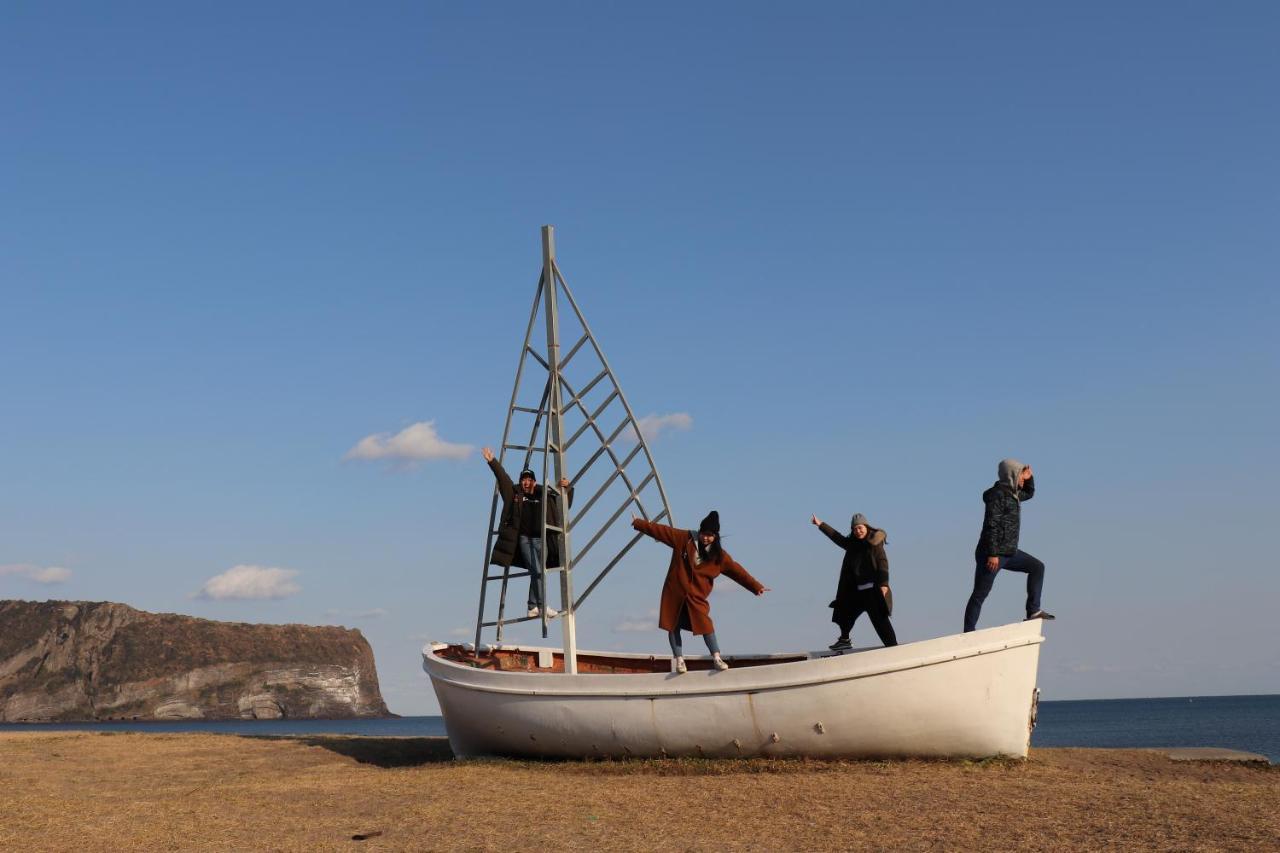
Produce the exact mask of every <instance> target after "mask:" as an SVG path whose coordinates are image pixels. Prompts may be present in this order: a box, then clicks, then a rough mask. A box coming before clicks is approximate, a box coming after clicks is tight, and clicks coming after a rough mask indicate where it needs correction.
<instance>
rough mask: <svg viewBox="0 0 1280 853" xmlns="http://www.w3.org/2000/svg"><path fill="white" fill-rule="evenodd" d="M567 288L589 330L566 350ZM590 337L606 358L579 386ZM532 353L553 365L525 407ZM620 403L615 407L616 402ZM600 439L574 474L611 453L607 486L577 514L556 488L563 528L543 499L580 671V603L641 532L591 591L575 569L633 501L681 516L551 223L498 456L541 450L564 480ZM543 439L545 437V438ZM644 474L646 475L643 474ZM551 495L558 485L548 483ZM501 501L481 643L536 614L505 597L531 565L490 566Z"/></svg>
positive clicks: (486, 573) (569, 639) (485, 572)
mask: <svg viewBox="0 0 1280 853" xmlns="http://www.w3.org/2000/svg"><path fill="white" fill-rule="evenodd" d="M561 295H563V296H564V298H565V299H566V300H567V301H568V303H569V306H570V307H571V308H572V309H573V313H574V315H575V316H576V317H577V320H578V323H579V324H580V325H581V326H582V330H583V335H582V337H581V338H579V339H578V340H577V341H576V342H575V343H574V344H573V345H572V346H571V347H570V348H569V350H568V352H567V353H565V354H564V356H563V357H561V349H560V314H559V309H560V305H559V297H560V296H561ZM539 314H541V315H542V317H543V319H544V320H545V325H546V345H547V348H546V355H545V356H543V355H540V354H539V353H538V352H537V351H536V350H535V349H534V348H533V335H534V326H535V324H536V323H537V320H538V316H539ZM588 344H590V348H589V351H590V352H592V353H594V355H595V357H596V359H597V360H598V361H599V363H600V367H601V370H600V372H599V373H598V374H597V375H596V376H595V377H594V378H593V379H591V380H590V381H589V382H587V383H586V384H585V385H584V386H583V387H582V388H581V389H578V390H576V391H575V390H574V388H573V387H572V386H571V385H570V384H569V383H568V382H567V381H566V380H565V378H564V369H565V367H566V366H568V364H569V363H570V362H572V361H573V360H574V359H575V358H576V357H577V356H578V355H579V353H580V352H582V351H583V348H584V347H586V346H587V345H588ZM530 358H532V359H533V360H534V361H535V362H536V363H537V364H538V366H539V367H541V368H542V369H543V370H545V371H546V375H547V379H546V383H545V386H544V388H543V391H542V401H541V403H540V404H539V405H538V407H537V408H533V407H525V406H519V405H517V401H518V399H519V394H520V385H521V382H522V380H524V378H525V365H526V362H527V361H528V360H529V359H530ZM602 382H607V383H608V385H606V386H604V388H605V389H606V390H607V389H609V388H610V387H611V388H612V391H611V393H609V394H608V395H607V396H606V398H605V400H604V402H603V403H601V404H600V405H598V406H596V407H595V408H594V409H593V410H591V411H588V410H587V407H586V404H585V403H584V399H585V398H586V396H587V394H588V393H590V392H591V391H592V390H593V389H594V388H595V387H596V386H597V385H599V384H600V383H602ZM566 394H567V395H568V401H567V402H566V401H565V395H566ZM615 403H618V404H620V405H621V407H622V409H623V410H624V412H625V416H624V417H623V419H622V422H621V423H620V424H618V426H617V427H616V428H614V429H613V431H612V432H610V433H609V434H608V435H606V434H605V432H604V431H603V430H602V429H601V428H600V419H601V416H602V415H604V414H605V413H606V411H608V410H609V409H610V408H611V407H613V405H614V404H615ZM574 407H577V408H578V410H579V411H580V412H581V414H582V415H583V417H584V418H585V422H584V423H583V424H582V426H581V427H579V428H578V429H577V430H576V431H575V432H574V434H573V435H571V436H569V437H568V438H567V439H566V438H565V437H564V413H565V412H566V411H570V410H572V409H573V408H574ZM615 408H616V407H615ZM518 415H526V416H527V415H533V416H534V421H533V427H532V429H531V430H530V433H529V442H528V444H512V443H511V429H512V422H513V421H514V420H515V419H516V417H517V416H518ZM588 431H590V434H591V435H590V437H591V438H593V439H594V442H595V444H596V445H597V446H596V449H595V450H594V452H593V453H591V454H590V456H589V457H588V458H587V460H586V462H585V463H584V464H583V465H582V466H581V467H580V468H578V470H577V471H576V472H575V473H574V475H573V476H572V477H571V478H570V480H571V481H572V482H577V481H578V480H579V479H580V478H581V477H582V475H583V474H585V473H586V472H587V471H588V470H590V469H591V468H592V466H593V465H595V464H596V462H598V461H599V460H600V459H607V460H608V461H609V462H611V463H612V464H613V472H612V473H611V474H609V475H608V476H607V477H606V478H605V480H604V483H603V485H601V486H600V488H599V489H598V490H597V491H596V492H595V494H593V495H592V496H591V497H590V498H589V499H588V500H587V501H586V503H585V504H582V505H581V507H580V509H579V511H578V512H577V513H576V514H573V515H571V514H570V507H569V506H568V500H567V498H566V496H565V495H564V494H563V493H562V490H560V489H559V488H557V489H556V490H555V496H556V499H558V500H559V501H560V518H561V519H563V520H564V528H563V529H560V528H551V527H547V525H546V523H545V522H546V501H543V502H542V505H543V507H542V511H543V541H542V553H543V555H544V562H548V560H547V557H548V556H549V551H548V549H547V541H546V537H547V535H548V532H549V533H550V534H551V535H559V536H562V537H563V539H562V547H561V548H560V563H561V567H559V568H547V570H546V571H545V572H544V573H543V595H542V600H543V601H544V602H545V601H546V600H547V596H546V578H547V576H548V575H550V574H552V573H553V572H555V573H558V574H559V575H560V601H561V607H562V611H561V616H560V618H561V620H562V622H563V628H564V664H565V672H568V673H576V672H577V671H578V649H577V633H576V624H575V621H574V620H575V619H576V617H577V611H578V608H580V607H581V606H582V603H583V601H585V600H586V598H587V596H589V595H590V594H591V593H592V591H593V590H595V588H596V587H597V586H598V585H599V584H600V582H601V581H603V580H604V578H605V576H606V575H608V574H609V572H611V571H613V569H614V567H616V566H617V565H618V563H619V562H621V560H622V558H623V557H625V556H626V555H627V552H628V551H630V550H631V548H632V547H633V546H634V545H635V544H636V542H638V541H639V540H640V538H641V534H639V533H636V534H635V535H633V536H632V537H630V539H629V540H628V541H627V543H626V545H624V546H622V547H621V548H619V549H618V551H617V552H615V553H614V554H612V555H610V556H609V558H608V559H607V560H606V562H605V563H604V565H603V568H601V570H600V571H599V572H598V573H597V574H596V576H595V577H594V578H593V579H592V580H591V582H590V583H589V584H588V585H587V588H586V590H585V591H584V592H583V593H582V594H581V595H580V596H578V597H577V598H576V599H575V598H574V595H573V572H574V570H575V569H577V568H578V567H579V565H580V564H581V563H582V561H583V559H584V558H585V557H586V556H587V554H588V553H590V552H591V550H592V548H593V547H594V546H595V545H596V544H597V543H598V542H599V541H600V539H601V537H603V536H604V534H605V533H606V532H607V531H608V530H610V529H611V528H612V527H613V525H614V524H615V523H616V522H617V521H618V520H619V518H620V517H621V516H622V514H623V513H624V512H625V511H626V509H627V508H628V507H634V509H635V511H636V512H638V514H639V515H641V516H642V517H643V518H646V519H650V520H651V521H663V520H665V521H666V523H668V524H674V517H673V516H672V513H671V506H670V504H669V503H668V501H667V493H666V490H665V489H664V488H663V486H662V477H661V476H660V475H659V474H658V469H657V466H656V465H655V464H654V461H653V455H652V454H651V453H650V452H649V445H648V442H647V441H646V440H645V437H644V434H643V433H642V432H641V430H640V424H639V422H638V421H637V420H636V417H635V413H634V412H632V411H631V406H630V404H628V403H627V398H626V396H625V395H624V394H623V393H622V386H621V385H619V384H618V380H617V377H616V376H614V373H613V370H612V369H610V367H609V362H608V361H607V360H606V359H605V357H604V351H603V350H601V349H600V345H599V343H598V342H597V341H596V339H595V336H594V335H592V334H591V327H590V326H588V325H587V319H586V317H584V316H583V314H582V311H581V309H580V308H579V307H578V303H577V301H576V300H575V299H574V298H573V293H572V292H571V291H570V290H569V285H568V284H567V283H566V282H565V280H564V276H563V275H561V273H560V267H559V265H558V264H557V263H556V250H555V229H554V228H552V226H550V225H544V226H543V227H542V273H541V275H540V276H539V277H538V289H537V293H536V294H535V296H534V299H533V308H532V310H531V311H530V312H529V324H528V326H527V327H526V329H525V335H524V344H523V346H522V347H521V348H520V362H519V365H518V367H517V368H516V381H515V387H514V388H513V389H512V391H511V402H510V403H509V404H508V406H507V421H506V425H505V427H504V428H503V430H502V449H501V452H500V454H499V456H498V464H500V465H501V464H503V462H504V460H505V458H506V454H507V451H508V450H511V451H515V452H523V453H524V464H523V466H522V468H524V467H529V465H530V463H531V461H532V459H533V454H534V453H541V454H542V483H544V484H553V483H554V484H558V483H559V482H560V480H561V479H562V478H563V477H566V476H567V471H568V463H567V460H568V455H569V451H570V449H571V448H573V447H574V445H575V443H576V442H577V441H578V439H579V438H582V437H583V436H585V435H587V434H588ZM539 439H541V440H539ZM619 439H622V443H623V445H624V446H625V445H629V444H631V443H632V442H634V447H631V448H630V449H629V451H628V452H627V453H626V455H625V456H624V457H622V458H620V457H619V455H618V453H619V452H620V451H621V449H622V448H620V447H619V446H618V445H619ZM637 474H643V475H644V476H643V477H642V478H641V479H639V480H638V481H637V480H636V475H637ZM618 478H621V479H622V483H623V485H624V486H625V487H626V490H627V498H626V500H624V501H623V503H622V506H620V507H618V509H617V510H616V511H615V512H614V513H613V514H612V515H610V516H609V518H608V520H607V521H605V522H604V523H603V524H602V525H600V526H599V527H598V529H596V530H594V531H587V532H586V534H585V535H587V536H589V538H588V540H587V544H586V546H585V547H584V548H582V550H581V551H579V552H577V553H574V551H573V549H572V548H571V547H570V535H571V534H576V533H577V532H580V531H576V530H575V527H576V522H577V520H578V518H580V517H583V516H585V515H586V514H587V513H588V512H589V511H590V510H591V508H592V507H593V506H594V505H595V504H596V502H597V501H598V500H599V499H600V497H601V496H602V495H604V494H605V492H607V491H608V490H609V487H610V486H612V485H613V484H614V482H615V481H617V480H618ZM650 483H654V484H655V485H656V486H657V490H658V499H659V501H660V502H661V504H662V507H661V509H660V510H659V511H658V512H657V513H656V514H653V515H651V514H650V513H649V512H648V510H647V509H646V508H645V505H644V502H643V500H642V497H641V492H643V491H644V489H645V488H646V487H647V486H648V485H649V484H650ZM548 494H551V491H550V490H548ZM500 508H501V495H500V494H499V493H498V490H497V488H496V487H495V488H494V493H493V500H492V502H491V504H490V508H489V526H488V528H487V529H488V534H487V536H486V537H485V548H484V566H483V568H482V571H481V581H480V610H479V614H478V615H477V617H476V649H477V650H478V649H479V648H480V644H481V640H482V639H483V633H484V629H485V628H493V629H495V641H496V642H501V641H502V633H503V627H504V626H506V625H511V624H515V623H518V622H528V621H532V620H531V618H530V617H526V616H524V614H523V611H521V612H520V616H519V617H518V618H515V619H506V618H504V616H505V611H506V603H507V587H508V584H509V582H510V581H511V579H512V578H518V577H527V576H528V574H529V573H528V572H527V571H517V572H515V573H513V572H512V571H511V567H510V566H507V567H504V568H503V569H502V573H501V574H494V573H492V571H491V570H492V569H493V568H497V567H491V566H490V565H489V559H490V557H491V556H492V553H493V543H494V537H495V536H496V535H497V530H496V526H497V522H498V514H499V510H500ZM495 582H498V583H501V588H500V593H499V596H498V613H497V618H496V619H493V620H490V621H485V602H486V597H487V596H486V592H487V590H488V586H489V584H490V583H495ZM539 618H540V619H541V621H542V636H543V637H546V636H547V617H546V608H543V612H542V615H541V616H540V617H539Z"/></svg>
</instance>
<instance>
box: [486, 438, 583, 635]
mask: <svg viewBox="0 0 1280 853" xmlns="http://www.w3.org/2000/svg"><path fill="white" fill-rule="evenodd" d="M481 455H482V456H484V461H485V462H487V463H488V464H489V470H491V471H493V476H494V477H495V478H496V479H497V481H498V493H499V494H501V495H502V517H501V519H500V520H499V522H498V538H497V540H496V541H495V542H494V543H493V552H492V553H491V554H490V556H489V563H490V564H491V565H495V566H502V567H503V568H504V569H507V568H510V567H511V566H516V567H518V568H521V569H526V570H528V572H529V601H528V604H529V617H530V618H531V619H532V618H536V617H538V616H541V615H542V608H543V606H544V604H545V603H544V602H543V600H542V571H543V568H544V566H551V567H552V568H556V567H557V566H559V565H560V552H561V548H560V542H561V541H562V537H561V534H560V533H559V532H557V531H549V534H550V535H548V536H547V555H546V556H547V559H546V560H545V561H544V560H543V559H542V556H543V555H542V534H543V522H542V519H543V503H544V502H545V503H546V510H545V512H546V523H547V524H548V525H549V526H551V527H558V528H560V529H561V530H563V529H564V523H563V520H562V518H561V514H560V493H559V492H557V491H556V490H555V489H547V488H545V487H543V486H539V485H538V478H537V477H536V476H535V475H534V473H533V471H532V470H530V469H528V468H526V469H525V470H523V471H521V472H520V484H519V486H517V485H515V484H514V483H512V482H511V477H509V476H508V475H507V472H506V471H505V470H504V469H503V467H502V466H501V465H499V464H498V460H497V459H495V458H494V456H493V451H492V450H490V449H489V448H487V447H486V448H484V449H483V450H482V451H481ZM560 488H562V489H565V490H566V491H565V498H566V499H567V501H568V505H569V506H573V486H571V485H569V480H568V479H567V478H565V479H561V480H560ZM546 610H547V618H548V619H550V618H553V617H555V616H558V615H560V614H559V611H557V610H556V609H555V608H552V607H547V608H546Z"/></svg>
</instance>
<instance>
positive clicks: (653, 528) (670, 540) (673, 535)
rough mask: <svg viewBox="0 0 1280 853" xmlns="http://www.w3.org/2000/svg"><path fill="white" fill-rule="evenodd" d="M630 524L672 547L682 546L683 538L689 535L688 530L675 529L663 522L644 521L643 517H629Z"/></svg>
mask: <svg viewBox="0 0 1280 853" xmlns="http://www.w3.org/2000/svg"><path fill="white" fill-rule="evenodd" d="M631 526H632V527H633V528H635V529H636V530H639V531H640V532H641V533H643V534H644V535H645V536H650V537H652V538H654V539H657V540H658V541H659V542H661V543H662V544H663V545H670V546H671V547H672V548H680V547H683V546H684V540H685V539H687V538H688V536H689V531H687V530H677V529H676V528H674V527H668V526H667V525H665V524H657V523H656V522H653V521H645V520H644V519H643V518H633V519H631Z"/></svg>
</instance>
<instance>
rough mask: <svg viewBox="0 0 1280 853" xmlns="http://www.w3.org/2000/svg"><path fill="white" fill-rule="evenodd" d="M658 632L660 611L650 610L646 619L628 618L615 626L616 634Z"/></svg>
mask: <svg viewBox="0 0 1280 853" xmlns="http://www.w3.org/2000/svg"><path fill="white" fill-rule="evenodd" d="M656 630H658V611H657V610H650V611H649V612H648V613H647V614H645V615H644V617H627V618H626V619H623V620H622V621H621V622H619V623H618V624H617V625H614V626H613V632H614V633H615V634H640V633H648V632H649V631H656Z"/></svg>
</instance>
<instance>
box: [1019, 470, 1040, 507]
mask: <svg viewBox="0 0 1280 853" xmlns="http://www.w3.org/2000/svg"><path fill="white" fill-rule="evenodd" d="M1035 496H1036V478H1035V476H1034V475H1032V476H1030V477H1028V478H1027V481H1026V482H1025V483H1023V484H1022V488H1020V489H1018V500H1020V501H1029V500H1031V499H1032V498H1034V497H1035Z"/></svg>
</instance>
